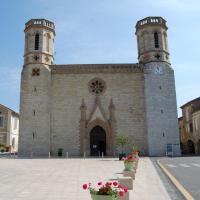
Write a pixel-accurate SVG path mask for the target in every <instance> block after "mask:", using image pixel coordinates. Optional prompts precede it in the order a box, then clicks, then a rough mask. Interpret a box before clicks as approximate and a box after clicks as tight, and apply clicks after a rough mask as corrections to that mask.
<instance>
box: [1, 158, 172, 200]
mask: <svg viewBox="0 0 200 200" xmlns="http://www.w3.org/2000/svg"><path fill="white" fill-rule="evenodd" d="M122 170H123V162H120V161H118V160H117V159H111V158H105V159H6V158H2V159H0V179H1V181H0V200H64V199H65V200H90V199H91V198H90V195H89V192H88V191H83V190H82V184H84V183H87V182H92V183H94V184H96V183H97V182H98V181H107V180H109V179H111V178H117V176H119V174H118V173H121V172H122ZM130 199H131V200H168V199H170V197H169V195H168V193H167V191H166V189H165V187H164V185H163V183H162V181H161V179H160V177H159V175H158V174H157V172H156V170H155V168H154V166H153V164H152V162H151V161H150V159H149V158H141V159H140V161H139V166H138V171H137V174H136V180H135V181H134V185H133V190H132V191H130Z"/></svg>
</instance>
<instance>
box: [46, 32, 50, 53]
mask: <svg viewBox="0 0 200 200" xmlns="http://www.w3.org/2000/svg"><path fill="white" fill-rule="evenodd" d="M50 39H51V36H50V35H49V34H47V37H46V50H47V51H48V52H50V42H51V41H50Z"/></svg>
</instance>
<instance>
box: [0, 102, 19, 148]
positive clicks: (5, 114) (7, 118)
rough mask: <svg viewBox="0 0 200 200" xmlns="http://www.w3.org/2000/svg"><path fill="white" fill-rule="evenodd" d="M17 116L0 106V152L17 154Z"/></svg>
mask: <svg viewBox="0 0 200 200" xmlns="http://www.w3.org/2000/svg"><path fill="white" fill-rule="evenodd" d="M18 135H19V114H18V113H16V112H15V111H13V110H11V109H10V108H7V107H6V106H4V105H1V104H0V151H1V152H4V151H7V152H17V151H18Z"/></svg>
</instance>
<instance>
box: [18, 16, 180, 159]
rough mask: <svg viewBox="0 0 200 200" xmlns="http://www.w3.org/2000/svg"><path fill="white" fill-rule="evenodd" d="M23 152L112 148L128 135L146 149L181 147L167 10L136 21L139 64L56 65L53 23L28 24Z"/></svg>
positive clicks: (109, 151)
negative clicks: (118, 140)
mask: <svg viewBox="0 0 200 200" xmlns="http://www.w3.org/2000/svg"><path fill="white" fill-rule="evenodd" d="M24 32H25V55H24V66H23V70H22V74H21V93H20V132H19V155H21V156H30V155H36V156H46V155H48V154H49V152H51V154H52V155H58V154H59V153H60V154H65V152H68V154H69V155H71V156H81V155H84V154H86V155H88V156H98V155H99V153H102V152H103V153H104V155H108V156H113V155H115V154H116V153H117V146H116V137H117V135H118V134H126V135H128V136H129V137H130V138H131V140H132V141H133V143H134V144H135V145H137V146H138V147H139V149H140V151H141V153H142V154H143V155H150V156H160V155H165V153H166V146H167V144H173V146H174V148H173V151H174V155H179V154H180V145H179V144H180V141H179V132H178V120H177V106H176V93H175V82H174V71H173V69H172V67H171V64H170V61H169V51H168V43H167V25H166V21H165V20H164V19H163V18H162V17H147V18H145V19H142V20H140V21H138V22H137V24H136V33H135V34H136V37H137V44H138V60H139V62H138V63H136V64H77V65H76V64H73V65H69V64H66V65H57V64H54V63H53V60H54V39H55V25H54V23H53V22H51V21H48V20H46V19H32V20H30V21H28V22H27V23H26V25H25V31H24Z"/></svg>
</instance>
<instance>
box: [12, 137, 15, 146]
mask: <svg viewBox="0 0 200 200" xmlns="http://www.w3.org/2000/svg"><path fill="white" fill-rule="evenodd" d="M12 147H13V148H15V138H13V139H12Z"/></svg>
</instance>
